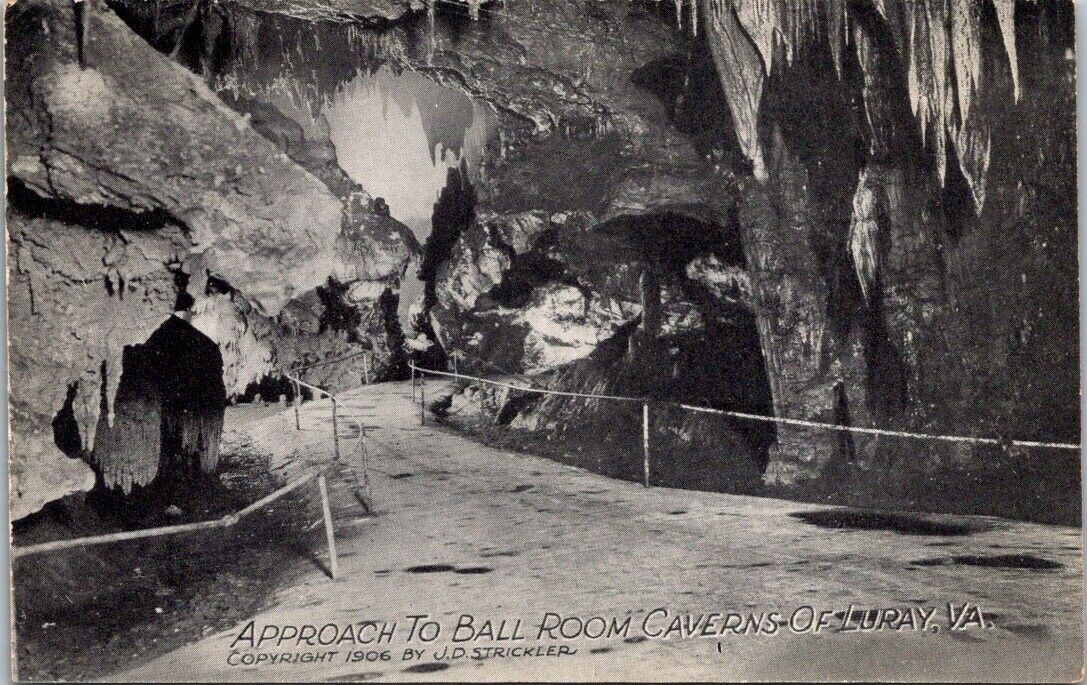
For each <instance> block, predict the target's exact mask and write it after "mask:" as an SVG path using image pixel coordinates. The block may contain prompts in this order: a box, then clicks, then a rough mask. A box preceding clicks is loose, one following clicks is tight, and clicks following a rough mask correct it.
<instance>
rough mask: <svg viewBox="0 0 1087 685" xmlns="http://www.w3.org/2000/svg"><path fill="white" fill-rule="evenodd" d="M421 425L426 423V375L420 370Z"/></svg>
mask: <svg viewBox="0 0 1087 685" xmlns="http://www.w3.org/2000/svg"><path fill="white" fill-rule="evenodd" d="M419 425H420V426H425V425H426V376H425V375H423V372H422V371H420V372H419Z"/></svg>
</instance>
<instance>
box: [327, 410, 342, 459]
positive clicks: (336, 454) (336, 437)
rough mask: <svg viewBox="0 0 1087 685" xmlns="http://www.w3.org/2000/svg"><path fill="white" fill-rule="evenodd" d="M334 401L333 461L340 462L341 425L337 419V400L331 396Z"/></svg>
mask: <svg viewBox="0 0 1087 685" xmlns="http://www.w3.org/2000/svg"><path fill="white" fill-rule="evenodd" d="M329 397H330V398H331V399H332V459H333V461H339V460H340V424H339V423H338V421H337V419H336V414H337V413H338V412H337V411H336V398H335V397H332V396H331V395H329Z"/></svg>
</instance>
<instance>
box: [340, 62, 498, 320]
mask: <svg viewBox="0 0 1087 685" xmlns="http://www.w3.org/2000/svg"><path fill="white" fill-rule="evenodd" d="M323 115H324V117H325V118H326V120H327V121H328V126H329V135H330V137H331V139H332V143H333V144H334V145H335V146H336V156H337V159H338V160H339V163H340V166H341V167H342V168H343V170H344V171H345V172H347V174H348V175H349V176H350V177H351V178H352V179H353V180H355V181H356V182H358V183H360V184H361V185H362V186H363V187H364V188H366V189H367V190H368V191H369V192H370V194H372V195H374V196H375V197H381V198H383V199H384V200H385V202H386V203H387V204H388V207H389V212H390V214H391V215H392V217H393V218H395V219H397V220H399V221H400V222H402V223H404V224H405V225H406V226H408V228H410V229H411V230H412V232H413V233H415V237H416V238H417V239H418V240H419V242H420V244H425V243H426V241H427V238H429V237H430V233H431V229H432V217H433V213H434V203H435V201H437V199H438V196H439V194H440V193H441V191H442V189H443V188H445V187H446V184H447V180H448V176H449V172H450V171H451V170H456V169H459V168H463V169H464V170H465V171H466V172H467V174H468V178H469V179H470V180H472V181H476V180H478V174H479V168H480V165H481V164H482V162H483V158H484V153H485V150H486V147H487V144H488V142H489V141H490V140H492V139H493V138H494V137H495V135H496V134H497V130H498V129H497V125H498V120H497V117H496V116H495V114H494V112H492V111H491V109H490V108H489V107H488V106H487V105H485V104H484V103H482V102H481V101H478V100H473V99H471V98H469V97H468V96H466V95H464V94H463V93H461V92H458V91H455V90H452V89H450V88H445V87H443V86H440V85H438V84H437V83H435V82H434V81H431V80H430V79H428V78H426V77H425V76H421V75H419V74H416V73H412V72H401V73H399V74H397V73H394V72H392V71H391V70H389V69H387V68H381V69H379V70H377V72H375V73H373V74H360V75H358V76H356V77H355V79H354V80H352V81H350V82H348V83H346V84H344V85H343V87H342V88H341V89H340V90H339V91H338V92H337V93H336V95H335V96H334V97H333V99H332V101H331V102H330V103H329V104H328V105H327V106H326V107H325V109H324V111H323ZM415 271H416V270H415V268H412V267H409V269H408V271H407V273H406V274H405V276H404V278H403V279H402V281H401V284H400V306H399V311H398V316H399V318H400V322H401V326H402V327H403V328H404V329H405V330H410V329H411V324H410V321H409V309H410V307H411V305H412V304H413V303H414V302H415V301H416V300H417V299H418V297H419V295H420V293H421V292H422V288H423V286H422V283H421V282H420V281H419V279H418V277H417V276H416V273H415Z"/></svg>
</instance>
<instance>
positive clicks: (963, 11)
mask: <svg viewBox="0 0 1087 685" xmlns="http://www.w3.org/2000/svg"><path fill="white" fill-rule="evenodd" d="M980 28H981V5H980V4H978V3H977V2H956V3H952V5H951V35H952V43H951V50H952V55H953V57H954V64H955V91H956V93H957V94H958V99H959V116H960V117H961V120H962V121H966V119H967V118H968V117H969V116H970V101H971V98H972V97H973V95H974V92H975V91H976V90H977V89H978V87H979V86H980V85H981V35H980Z"/></svg>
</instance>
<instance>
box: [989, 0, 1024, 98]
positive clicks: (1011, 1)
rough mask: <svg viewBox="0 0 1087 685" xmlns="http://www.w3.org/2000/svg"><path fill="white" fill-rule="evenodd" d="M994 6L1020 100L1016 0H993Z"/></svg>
mask: <svg viewBox="0 0 1087 685" xmlns="http://www.w3.org/2000/svg"><path fill="white" fill-rule="evenodd" d="M993 7H995V8H996V19H997V23H999V24H1000V35H1001V37H1003V39H1004V52H1006V53H1008V63H1009V64H1011V70H1012V86H1013V89H1014V92H1015V101H1016V102H1019V54H1018V52H1017V51H1016V48H1015V0H993Z"/></svg>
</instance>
